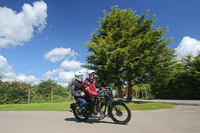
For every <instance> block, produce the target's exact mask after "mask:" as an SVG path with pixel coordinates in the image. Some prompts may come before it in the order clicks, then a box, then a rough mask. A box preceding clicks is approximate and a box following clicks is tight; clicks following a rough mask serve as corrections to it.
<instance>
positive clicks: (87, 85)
mask: <svg viewBox="0 0 200 133" xmlns="http://www.w3.org/2000/svg"><path fill="white" fill-rule="evenodd" d="M86 74H87V75H86V79H85V81H84V82H83V89H82V90H83V91H84V93H85V96H84V98H85V99H86V101H88V102H89V103H90V116H91V117H93V118H95V117H96V115H95V112H94V105H95V97H96V96H99V97H100V96H101V94H99V93H97V92H96V88H99V89H100V90H105V89H104V88H102V87H101V86H99V85H98V84H97V83H96V81H95V80H94V76H95V71H94V70H89V71H88V72H87V73H86Z"/></svg>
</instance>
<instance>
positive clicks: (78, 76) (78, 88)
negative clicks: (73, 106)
mask: <svg viewBox="0 0 200 133" xmlns="http://www.w3.org/2000/svg"><path fill="white" fill-rule="evenodd" d="M82 84H83V74H82V73H81V72H76V73H75V80H74V81H73V83H72V86H71V87H72V90H71V94H72V95H73V96H74V98H75V99H76V101H77V102H78V103H79V104H80V107H79V109H78V114H79V115H81V113H82V110H83V107H84V106H85V105H86V101H85V99H84V98H83V96H84V95H85V94H84V92H83V91H82Z"/></svg>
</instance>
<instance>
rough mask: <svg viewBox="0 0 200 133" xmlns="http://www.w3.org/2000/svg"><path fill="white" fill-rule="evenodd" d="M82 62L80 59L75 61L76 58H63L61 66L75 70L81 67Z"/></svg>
mask: <svg viewBox="0 0 200 133" xmlns="http://www.w3.org/2000/svg"><path fill="white" fill-rule="evenodd" d="M82 64H83V63H81V62H80V61H76V60H72V61H69V60H65V61H63V62H62V63H61V68H66V69H68V70H70V71H77V70H79V69H81V65H82Z"/></svg>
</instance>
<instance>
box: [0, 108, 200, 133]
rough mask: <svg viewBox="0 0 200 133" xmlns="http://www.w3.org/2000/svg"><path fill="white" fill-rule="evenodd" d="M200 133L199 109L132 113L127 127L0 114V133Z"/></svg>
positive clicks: (42, 114)
mask: <svg viewBox="0 0 200 133" xmlns="http://www.w3.org/2000/svg"><path fill="white" fill-rule="evenodd" d="M108 132H109V133H200V107H199V106H182V105H177V106H176V107H175V108H173V109H162V110H152V111H147V110H146V111H132V119H131V121H130V122H129V123H128V124H127V125H118V124H114V123H113V121H112V120H111V119H110V118H106V119H104V120H102V121H98V120H95V119H90V120H88V121H87V122H78V121H76V119H75V118H74V117H73V114H72V113H71V112H65V111H0V133H108Z"/></svg>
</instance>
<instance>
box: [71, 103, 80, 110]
mask: <svg viewBox="0 0 200 133" xmlns="http://www.w3.org/2000/svg"><path fill="white" fill-rule="evenodd" d="M77 107H79V104H78V103H72V104H70V108H71V109H72V110H74V109H76V108H77Z"/></svg>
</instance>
